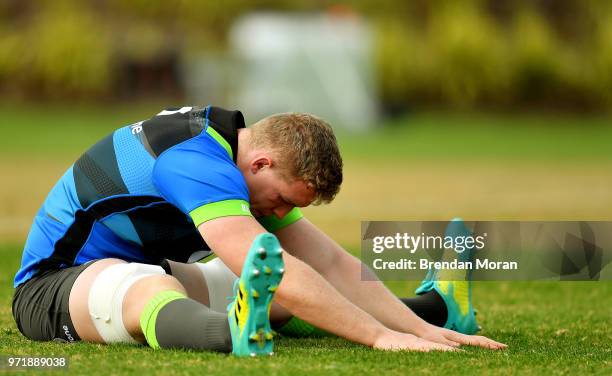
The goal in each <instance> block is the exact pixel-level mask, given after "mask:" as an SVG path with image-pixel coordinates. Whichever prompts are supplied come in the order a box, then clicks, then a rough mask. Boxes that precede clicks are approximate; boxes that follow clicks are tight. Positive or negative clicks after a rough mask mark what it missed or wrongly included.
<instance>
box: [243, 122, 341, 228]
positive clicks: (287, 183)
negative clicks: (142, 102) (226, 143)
mask: <svg viewBox="0 0 612 376" xmlns="http://www.w3.org/2000/svg"><path fill="white" fill-rule="evenodd" d="M247 132H248V136H247V137H245V138H246V140H245V141H246V142H245V143H247V144H248V145H242V144H240V145H239V148H238V150H239V155H240V154H241V151H240V149H241V148H243V147H246V149H247V151H248V152H247V153H244V154H242V156H243V158H239V159H241V160H239V161H238V164H239V167H240V169H241V170H242V172H243V174H244V176H245V180H246V182H247V186H248V187H249V194H250V200H251V210H252V211H253V213H254V214H255V215H270V214H276V215H277V216H278V217H282V216H284V215H285V214H286V213H287V212H288V211H289V210H291V209H292V208H293V207H295V206H300V207H303V206H308V205H310V204H315V205H316V204H319V203H328V202H331V201H332V200H333V199H334V197H335V196H336V194H337V193H338V191H339V190H340V184H341V183H342V158H341V157H340V151H339V150H338V144H337V142H336V137H335V136H334V133H333V131H332V129H331V127H330V126H329V124H327V123H326V122H325V121H323V120H321V119H319V118H317V117H316V116H313V115H310V114H304V113H284V114H276V115H272V116H268V117H267V118H265V119H262V120H260V121H258V122H257V123H255V124H253V125H252V126H251V127H249V128H248V131H247ZM243 150H244V148H243Z"/></svg>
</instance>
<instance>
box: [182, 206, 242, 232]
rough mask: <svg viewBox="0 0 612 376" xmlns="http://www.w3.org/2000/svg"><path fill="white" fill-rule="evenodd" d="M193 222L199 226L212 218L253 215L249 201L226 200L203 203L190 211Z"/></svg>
mask: <svg viewBox="0 0 612 376" xmlns="http://www.w3.org/2000/svg"><path fill="white" fill-rule="evenodd" d="M189 216H190V217H191V219H192V220H193V223H194V224H195V225H196V227H197V226H199V225H201V224H202V223H204V222H206V221H210V220H211V219H215V218H221V217H231V216H247V217H251V216H252V214H251V209H250V208H249V203H248V202H246V201H244V200H224V201H217V202H211V203H210V204H206V205H202V206H200V207H199V208H196V209H194V210H192V211H190V212H189Z"/></svg>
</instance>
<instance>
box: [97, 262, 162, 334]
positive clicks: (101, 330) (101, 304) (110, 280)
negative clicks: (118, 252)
mask: <svg viewBox="0 0 612 376" xmlns="http://www.w3.org/2000/svg"><path fill="white" fill-rule="evenodd" d="M165 274H166V273H165V272H164V269H162V268H161V267H160V266H157V265H147V264H138V263H129V264H115V265H111V266H109V267H108V268H106V269H104V270H103V271H102V272H101V273H100V274H98V276H97V277H96V279H95V280H94V282H93V284H92V286H91V288H90V290H89V296H88V308H89V314H90V316H91V320H92V322H93V323H94V325H95V327H96V330H97V331H98V334H100V337H102V339H103V340H104V342H105V343H117V342H124V343H138V342H137V341H136V340H134V339H133V338H132V336H130V334H129V333H128V331H127V329H126V328H125V325H124V324H123V314H122V309H123V298H124V297H125V295H126V293H127V291H128V289H129V288H130V287H131V286H132V285H134V284H135V283H136V282H137V281H138V280H140V279H142V278H144V277H148V276H154V275H165Z"/></svg>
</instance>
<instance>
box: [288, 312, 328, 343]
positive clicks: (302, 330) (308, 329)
mask: <svg viewBox="0 0 612 376" xmlns="http://www.w3.org/2000/svg"><path fill="white" fill-rule="evenodd" d="M278 332H279V333H280V334H282V335H285V336H287V337H297V338H303V337H328V336H333V334H331V333H328V332H326V331H325V330H323V329H319V328H317V327H316V326H314V325H310V324H309V323H307V322H306V321H304V320H302V319H299V318H297V317H295V316H293V317H292V318H291V319H290V320H289V321H287V323H285V325H283V326H281V327H280V328H279V329H278Z"/></svg>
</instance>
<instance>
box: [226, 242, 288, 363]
mask: <svg viewBox="0 0 612 376" xmlns="http://www.w3.org/2000/svg"><path fill="white" fill-rule="evenodd" d="M282 253H283V250H282V248H281V246H280V244H279V242H278V239H277V238H276V236H274V235H272V234H270V233H264V234H260V235H258V236H257V237H256V238H255V240H254V241H253V244H252V245H251V248H250V249H249V253H248V254H247V256H246V259H245V260H244V265H243V267H242V273H241V275H240V278H239V279H238V280H236V282H235V283H234V293H235V294H236V296H235V298H234V300H233V301H232V302H231V303H230V304H229V305H228V306H227V315H228V319H229V326H230V331H231V335H232V353H233V354H234V355H236V356H259V355H272V354H273V353H274V352H273V351H274V342H273V338H274V335H275V333H274V331H273V330H272V328H271V326H270V307H271V306H272V298H273V297H274V293H275V292H276V289H277V288H278V285H279V283H280V281H281V279H282V278H283V273H284V272H285V269H284V263H283V257H282Z"/></svg>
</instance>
